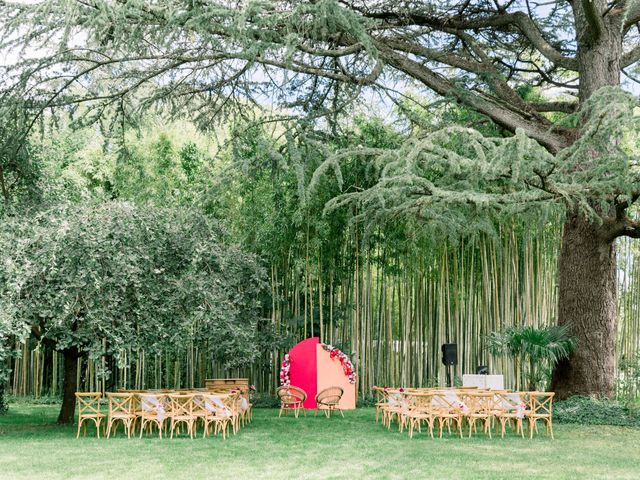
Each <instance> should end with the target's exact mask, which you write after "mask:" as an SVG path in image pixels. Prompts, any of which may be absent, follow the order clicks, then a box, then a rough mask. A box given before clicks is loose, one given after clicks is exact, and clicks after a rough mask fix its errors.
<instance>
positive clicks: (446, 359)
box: [442, 343, 458, 387]
mask: <svg viewBox="0 0 640 480" xmlns="http://www.w3.org/2000/svg"><path fill="white" fill-rule="evenodd" d="M442 363H443V364H444V366H445V367H447V384H448V385H449V387H453V377H452V376H451V367H453V366H455V365H457V364H458V345H457V344H455V343H444V344H442Z"/></svg>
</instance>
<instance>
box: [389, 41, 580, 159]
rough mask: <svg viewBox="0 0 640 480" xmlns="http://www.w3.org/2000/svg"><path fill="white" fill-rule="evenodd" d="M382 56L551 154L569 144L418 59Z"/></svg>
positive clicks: (436, 89) (546, 126)
mask: <svg viewBox="0 0 640 480" xmlns="http://www.w3.org/2000/svg"><path fill="white" fill-rule="evenodd" d="M381 54H382V56H383V57H384V58H385V59H386V61H387V63H389V64H390V65H392V66H393V67H395V68H396V69H398V70H400V71H402V72H404V73H406V74H407V75H410V76H411V77H413V78H415V79H416V80H418V81H420V82H422V83H423V84H424V85H426V86H427V87H429V88H430V89H432V90H433V91H434V92H436V93H438V94H439V95H442V96H444V97H450V98H455V99H456V100H458V101H460V102H461V103H463V104H465V105H467V106H469V107H471V108H472V109H474V110H476V111H478V112H479V113H482V114H484V115H486V116H488V117H489V118H491V119H492V120H493V121H494V122H496V123H497V124H499V125H501V126H503V127H505V128H506V129H507V130H510V131H515V130H516V129H518V128H521V129H523V130H524V131H525V132H527V135H528V136H530V137H531V138H533V139H535V140H537V141H538V142H540V144H542V145H544V146H545V147H546V148H547V149H548V150H550V151H551V152H558V151H560V150H561V149H562V148H564V147H566V146H567V145H568V144H569V141H568V139H567V138H565V137H563V136H562V135H559V134H558V133H557V132H553V131H551V129H550V128H549V127H548V125H545V124H541V123H540V121H538V120H537V119H536V120H530V119H527V118H525V117H523V116H522V115H519V114H518V113H516V112H514V111H512V110H509V109H508V108H506V107H503V106H501V105H499V104H497V103H495V102H494V101H491V100H490V99H489V98H487V97H485V96H482V95H480V94H478V93H472V92H470V91H469V90H464V89H461V88H459V87H456V86H455V85H454V84H452V83H451V82H450V81H449V80H447V79H446V78H444V77H442V76H441V75H438V74H437V73H435V72H434V71H433V70H431V69H429V68H428V67H426V66H425V65H423V64H421V63H418V62H416V61H415V60H412V59H410V58H408V57H406V56H404V55H401V54H399V53H397V52H395V51H392V50H382V51H381Z"/></svg>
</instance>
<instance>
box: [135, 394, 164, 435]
mask: <svg viewBox="0 0 640 480" xmlns="http://www.w3.org/2000/svg"><path fill="white" fill-rule="evenodd" d="M138 405H139V407H140V411H139V413H138V415H139V417H138V418H140V438H142V434H143V432H144V430H145V427H147V429H148V430H149V432H151V431H152V430H153V427H154V426H156V427H157V428H158V435H159V437H160V438H162V429H163V428H164V424H165V420H166V419H167V411H166V408H165V394H162V393H141V394H139V395H138Z"/></svg>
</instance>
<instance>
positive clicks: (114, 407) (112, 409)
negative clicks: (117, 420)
mask: <svg viewBox="0 0 640 480" xmlns="http://www.w3.org/2000/svg"><path fill="white" fill-rule="evenodd" d="M107 398H108V399H109V416H112V415H113V414H126V415H133V393H107Z"/></svg>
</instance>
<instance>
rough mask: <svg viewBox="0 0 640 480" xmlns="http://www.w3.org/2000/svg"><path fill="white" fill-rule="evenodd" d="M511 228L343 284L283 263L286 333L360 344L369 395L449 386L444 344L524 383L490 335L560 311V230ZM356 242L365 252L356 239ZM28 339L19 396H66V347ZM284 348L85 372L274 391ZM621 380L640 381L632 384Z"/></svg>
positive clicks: (102, 383)
mask: <svg viewBox="0 0 640 480" xmlns="http://www.w3.org/2000/svg"><path fill="white" fill-rule="evenodd" d="M502 233H503V234H504V235H503V236H502V237H503V238H502V240H501V241H500V242H495V241H491V240H489V239H480V240H477V241H475V242H472V243H470V244H460V245H456V246H451V245H446V244H443V245H441V246H439V247H432V248H429V249H428V250H425V251H424V252H423V253H424V254H423V255H421V256H419V257H414V258H412V257H409V256H404V257H403V258H400V257H397V258H394V259H393V260H392V265H393V266H394V267H395V268H396V269H394V270H392V271H387V270H388V269H384V268H380V265H379V262H376V260H375V258H374V257H375V256H377V255H382V256H384V255H385V254H386V253H388V252H386V251H385V250H386V249H385V247H384V246H381V245H377V246H374V247H370V248H367V249H366V250H365V252H364V253H363V254H361V255H360V256H359V257H357V260H356V261H355V263H354V264H353V265H352V269H351V270H352V271H351V272H350V273H351V275H350V276H349V278H348V280H347V281H346V282H345V283H342V284H334V283H331V277H332V273H331V272H329V274H327V273H324V272H322V271H321V268H322V265H321V264H320V265H318V264H317V263H316V264H309V265H308V271H307V272H305V273H306V275H304V276H303V278H296V277H297V275H296V274H295V272H294V271H292V270H289V271H284V272H283V271H282V268H283V266H282V265H273V266H272V292H273V297H272V298H273V307H272V309H271V312H269V313H270V315H271V319H272V321H273V322H274V324H275V325H276V328H277V330H278V331H279V332H281V333H282V334H285V335H288V336H290V337H291V338H295V339H302V338H305V337H306V336H312V335H318V336H320V338H321V340H322V341H324V342H327V343H332V344H336V345H340V346H341V348H343V349H345V350H344V351H350V352H352V359H353V361H354V362H355V365H356V366H357V369H358V373H359V382H358V386H359V391H360V393H361V394H367V393H368V392H369V391H370V387H371V386H372V385H429V384H438V383H440V384H442V383H443V382H444V368H443V367H442V365H441V363H440V345H441V344H442V343H445V342H457V343H458V345H459V355H460V364H459V365H458V367H457V370H456V372H457V374H458V375H460V374H461V373H462V372H471V371H474V370H475V367H476V366H477V365H484V364H486V365H488V366H489V368H490V370H491V371H495V372H502V373H504V374H505V376H506V382H507V383H508V384H509V385H514V386H515V385H516V384H518V382H521V381H522V380H521V373H520V372H519V371H518V366H517V365H514V364H513V360H511V359H507V358H500V359H494V358H492V357H491V356H490V355H488V353H487V352H486V351H485V349H484V346H483V341H482V339H483V336H484V335H486V334H488V333H489V332H491V331H493V330H497V329H501V328H502V327H504V326H508V325H514V324H517V323H518V322H530V323H532V324H547V323H549V322H550V321H552V320H553V317H554V314H555V308H556V307H555V285H554V284H555V258H556V253H555V250H556V249H557V246H558V238H557V233H556V232H555V231H554V230H553V229H548V230H547V231H545V232H542V233H540V234H539V235H535V236H534V235H527V236H525V235H524V234H522V233H520V234H518V233H517V232H515V231H513V230H512V231H506V232H502ZM620 247H621V252H620V253H621V255H620V256H621V258H622V259H623V261H624V269H623V272H624V273H623V274H621V277H620V307H621V308H620V325H619V342H620V343H619V352H620V357H621V359H623V361H624V360H625V359H626V360H629V359H633V358H634V357H635V356H636V355H637V354H638V352H640V348H639V347H640V335H639V333H638V332H640V328H639V327H640V326H639V324H638V321H639V320H638V319H639V318H640V316H639V312H638V305H639V296H640V268H639V267H638V263H637V262H634V259H635V258H637V254H638V252H637V251H635V252H634V250H633V248H632V246H631V242H627V243H625V244H622V245H621V246H620ZM345 249H349V250H352V251H351V252H349V253H351V254H352V255H355V254H356V252H355V249H356V246H355V245H353V244H352V243H351V244H350V245H349V244H346V245H345ZM634 254H635V255H636V256H634ZM325 282H326V283H325ZM305 287H306V288H305ZM17 347H18V348H19V350H20V351H21V355H20V356H19V357H18V358H16V359H15V360H14V365H13V375H12V378H11V385H10V393H12V394H14V395H34V396H36V397H39V396H42V395H56V394H57V393H59V382H60V375H61V373H60V368H61V358H60V356H59V355H58V354H57V353H56V352H55V351H50V350H47V349H46V348H41V347H38V346H37V345H36V344H35V342H33V341H32V342H30V343H26V344H23V345H18V346H17ZM282 354H283V352H281V351H280V352H273V354H272V357H271V358H270V360H271V361H270V362H268V363H260V364H257V365H255V366H252V367H251V368H250V369H247V370H238V371H233V372H229V371H225V370H224V369H223V368H222V366H221V365H216V364H213V363H211V362H209V361H208V357H207V352H206V350H204V351H203V350H197V349H193V348H187V349H186V351H185V352H184V354H183V355H182V356H179V357H176V356H166V357H163V356H152V357H147V356H145V353H144V351H140V352H129V354H128V358H127V359H126V361H125V365H124V366H123V367H121V368H117V367H116V368H114V378H113V379H111V380H109V381H108V380H106V379H104V378H102V377H101V376H100V371H104V370H105V367H106V365H105V363H106V362H107V361H108V360H107V359H105V358H102V359H100V360H98V361H94V360H84V361H83V360H79V362H81V365H80V367H81V368H79V373H78V381H79V384H80V385H82V387H83V388H84V389H87V390H104V389H105V388H106V385H107V382H113V384H115V385H117V386H120V387H130V388H143V387H161V386H172V387H173V386H175V387H184V386H198V385H202V384H203V383H204V379H205V378H209V377H217V376H224V375H229V374H231V375H249V376H250V378H251V379H252V382H254V383H255V384H256V385H258V386H259V387H260V389H261V390H265V391H272V390H273V389H275V388H276V387H277V373H278V366H279V361H280V359H281V355H282ZM627 363H628V362H627ZM625 365H626V363H625ZM623 366H624V365H623ZM626 368H628V367H626ZM625 371H627V370H625ZM621 373H624V372H621ZM109 385H111V383H109ZM620 388H627V389H632V388H635V387H634V386H633V384H624V383H623V382H622V383H621V387H620ZM632 393H633V394H634V395H635V394H636V393H637V392H636V391H635V390H634V391H633V392H632Z"/></svg>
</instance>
